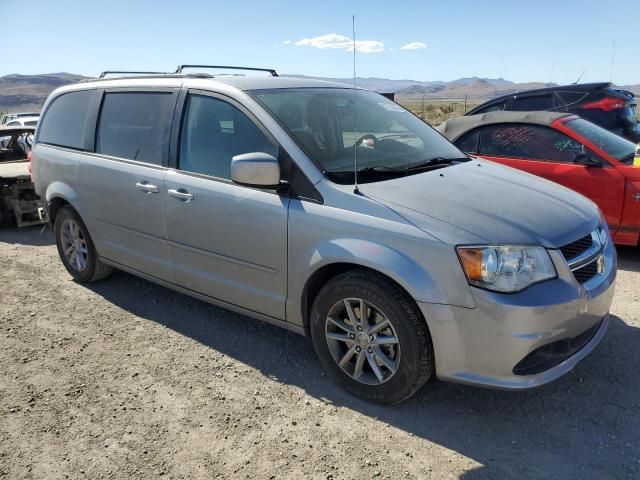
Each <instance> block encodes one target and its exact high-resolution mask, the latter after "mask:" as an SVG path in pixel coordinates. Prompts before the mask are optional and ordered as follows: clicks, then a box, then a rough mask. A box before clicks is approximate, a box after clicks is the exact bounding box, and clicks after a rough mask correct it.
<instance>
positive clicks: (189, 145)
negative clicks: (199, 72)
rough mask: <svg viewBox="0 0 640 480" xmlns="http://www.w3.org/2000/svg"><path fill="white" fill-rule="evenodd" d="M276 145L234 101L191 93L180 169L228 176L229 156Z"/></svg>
mask: <svg viewBox="0 0 640 480" xmlns="http://www.w3.org/2000/svg"><path fill="white" fill-rule="evenodd" d="M251 152H264V153H268V154H269V155H272V156H274V157H277V156H278V149H277V147H276V146H274V145H273V143H271V141H270V140H269V139H268V138H267V137H266V136H265V135H264V133H262V132H261V131H260V129H259V128H258V127H257V126H256V125H255V124H254V123H253V122H252V121H251V120H250V119H249V118H248V117H247V116H246V115H245V114H244V113H242V112H241V111H240V110H238V109H237V108H236V107H234V106H233V105H231V104H229V103H227V102H225V101H223V100H219V99H217V98H213V97H207V96H201V95H191V96H189V99H188V100H187V108H186V111H185V115H184V121H183V126H182V133H181V138H180V158H179V165H180V170H186V171H189V172H195V173H201V174H204V175H210V176H213V177H219V178H231V158H232V157H234V156H236V155H240V154H243V153H251Z"/></svg>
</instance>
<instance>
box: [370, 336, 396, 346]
mask: <svg viewBox="0 0 640 480" xmlns="http://www.w3.org/2000/svg"><path fill="white" fill-rule="evenodd" d="M371 343H372V344H373V345H396V344H397V343H398V339H397V338H396V337H394V336H388V335H380V336H378V337H376V338H375V340H374V341H373V342H371Z"/></svg>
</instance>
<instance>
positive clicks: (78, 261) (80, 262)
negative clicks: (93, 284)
mask: <svg viewBox="0 0 640 480" xmlns="http://www.w3.org/2000/svg"><path fill="white" fill-rule="evenodd" d="M76 266H77V267H78V270H82V255H80V254H79V253H76Z"/></svg>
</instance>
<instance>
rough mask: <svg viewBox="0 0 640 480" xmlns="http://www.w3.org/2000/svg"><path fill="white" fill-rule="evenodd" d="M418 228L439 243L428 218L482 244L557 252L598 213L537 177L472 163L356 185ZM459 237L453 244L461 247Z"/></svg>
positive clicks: (575, 195) (580, 198)
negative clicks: (520, 246) (516, 245)
mask: <svg viewBox="0 0 640 480" xmlns="http://www.w3.org/2000/svg"><path fill="white" fill-rule="evenodd" d="M360 191H361V192H362V193H363V194H364V195H366V196H369V197H371V198H373V199H375V200H377V201H379V202H382V203H384V204H385V205H386V206H388V207H389V208H391V209H393V210H395V211H396V212H397V213H398V214H400V215H402V216H403V217H405V218H406V219H407V220H408V221H410V222H412V223H413V224H414V225H416V226H417V227H418V228H421V229H423V230H425V231H426V232H427V233H429V234H431V235H433V236H435V237H436V238H440V239H441V240H443V241H451V239H450V238H446V239H443V238H442V237H439V236H438V232H437V231H429V230H431V229H433V226H434V225H437V223H436V224H434V222H433V220H431V219H433V218H435V219H437V220H439V221H441V222H445V223H448V224H451V225H454V226H456V227H458V228H459V229H462V230H464V231H466V232H469V233H471V234H473V235H474V236H476V237H479V238H481V239H483V240H484V241H485V242H487V243H495V244H524V245H542V246H544V247H546V248H558V247H561V246H563V245H566V244H567V243H570V242H572V241H574V240H577V239H578V238H581V237H583V236H584V235H586V234H587V233H589V232H591V231H593V230H595V228H596V226H597V224H598V222H599V219H600V213H599V210H598V207H597V206H596V205H595V204H594V203H593V202H592V201H591V200H589V199H587V198H585V197H583V196H582V195H579V194H578V193H576V192H574V191H572V190H569V189H567V188H565V187H562V186H560V185H558V184H556V183H553V182H550V181H548V180H544V179H542V178H540V177H536V176H534V175H531V174H528V173H525V172H521V171H519V170H515V169H513V168H509V167H505V166H502V165H498V164H495V163H492V162H489V161H486V160H480V159H475V160H472V161H469V162H465V163H461V164H457V165H453V166H450V167H447V168H442V169H438V170H432V171H430V172H425V173H421V174H416V175H411V176H408V177H401V178H396V179H392V180H388V181H384V182H374V183H366V184H361V185H360ZM470 238H472V237H471V236H464V235H462V236H461V238H460V239H459V240H457V241H456V242H455V243H466V242H468V241H469V239H470Z"/></svg>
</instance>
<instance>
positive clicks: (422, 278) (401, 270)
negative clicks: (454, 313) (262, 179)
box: [308, 238, 442, 303]
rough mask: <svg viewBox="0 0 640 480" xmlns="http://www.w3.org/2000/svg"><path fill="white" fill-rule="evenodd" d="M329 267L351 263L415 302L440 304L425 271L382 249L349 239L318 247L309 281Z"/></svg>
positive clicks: (386, 248)
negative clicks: (390, 282) (377, 274)
mask: <svg viewBox="0 0 640 480" xmlns="http://www.w3.org/2000/svg"><path fill="white" fill-rule="evenodd" d="M333 263H352V264H354V265H359V266H362V267H367V268H370V269H372V270H376V271H378V272H380V273H382V274H384V275H386V276H388V277H390V278H391V279H392V280H394V281H395V282H396V283H398V284H399V285H401V286H402V288H404V289H405V290H406V291H407V292H408V293H409V294H410V295H411V296H412V297H413V298H414V299H415V300H416V301H419V302H426V301H427V298H430V299H436V298H440V300H442V298H441V297H440V295H441V292H440V291H439V290H438V287H437V285H436V282H435V281H434V279H433V278H432V277H431V275H430V274H429V273H428V272H427V271H426V270H425V269H423V268H422V267H420V265H418V264H417V263H415V262H414V261H413V260H412V259H410V258H409V257H408V256H406V255H405V254H403V253H402V252H399V251H397V250H394V249H392V248H390V247H388V246H386V245H382V244H379V243H376V242H372V241H369V240H362V239H352V238H342V239H336V240H331V241H328V242H325V243H322V244H320V245H318V246H317V248H316V249H315V251H314V252H313V254H312V255H311V258H310V259H309V265H308V269H309V272H310V274H309V277H311V275H313V273H314V272H316V271H317V270H319V269H320V268H322V267H324V266H326V265H330V264H333ZM437 303H440V302H437Z"/></svg>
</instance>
